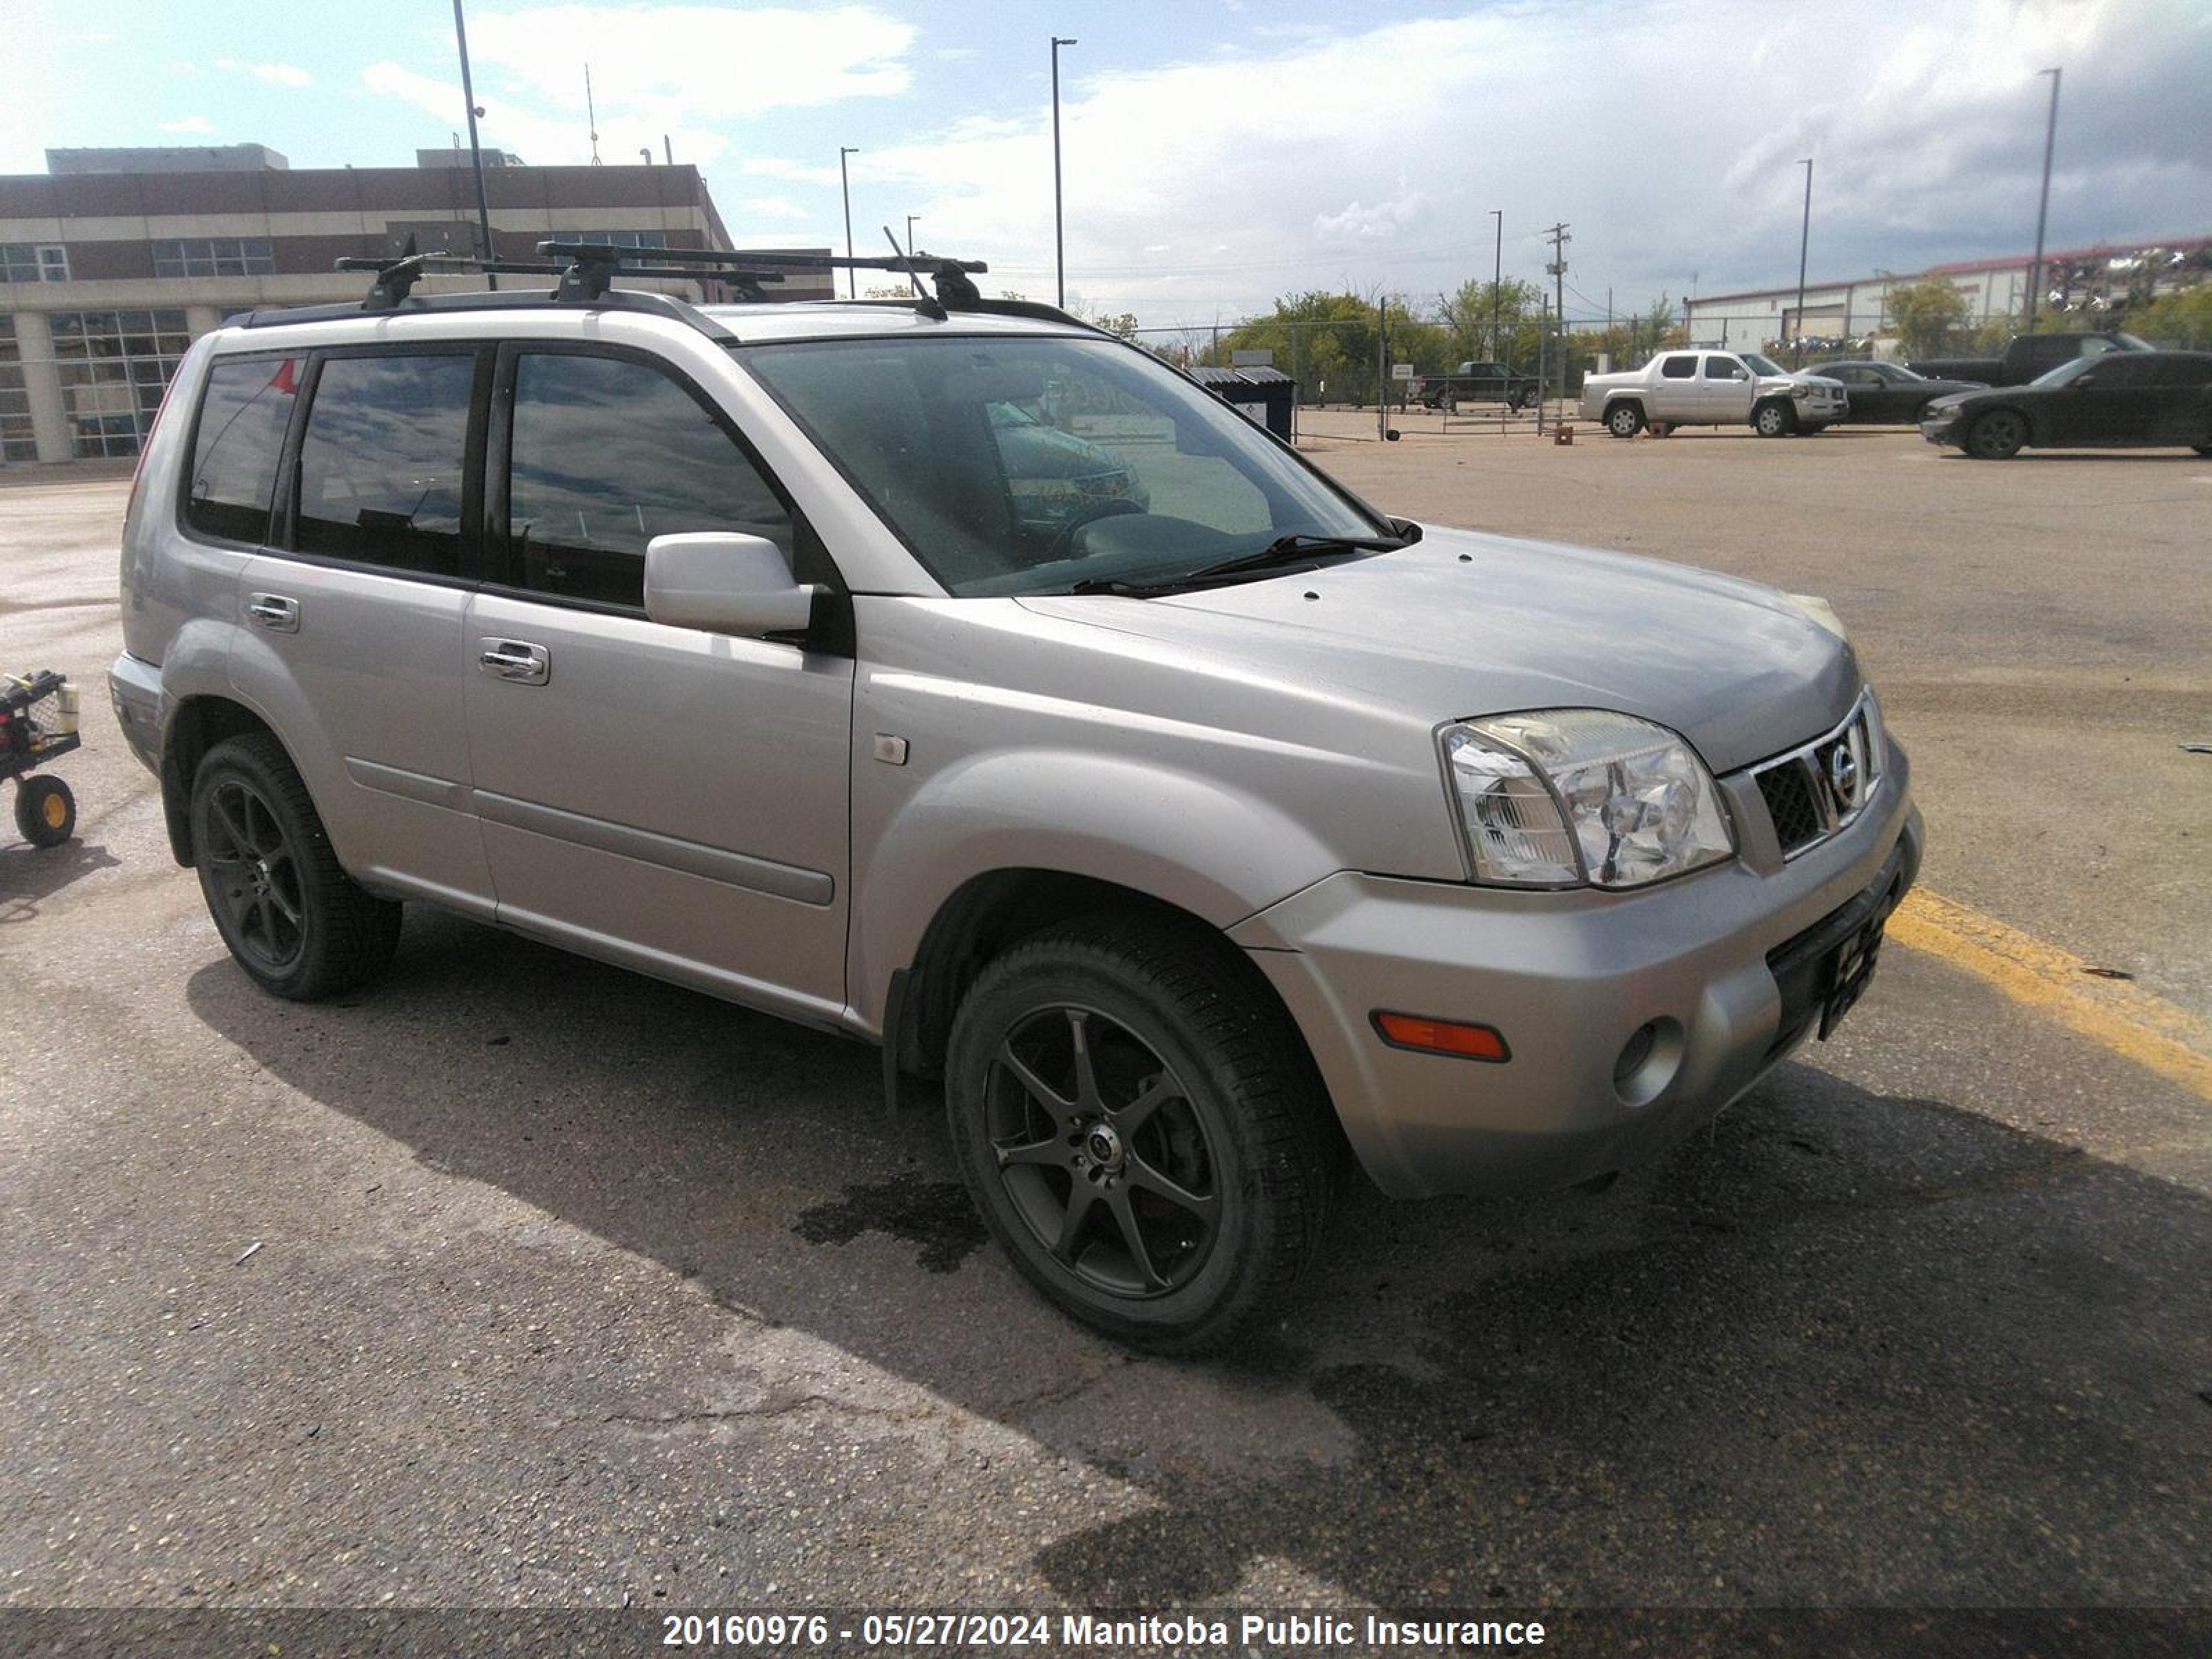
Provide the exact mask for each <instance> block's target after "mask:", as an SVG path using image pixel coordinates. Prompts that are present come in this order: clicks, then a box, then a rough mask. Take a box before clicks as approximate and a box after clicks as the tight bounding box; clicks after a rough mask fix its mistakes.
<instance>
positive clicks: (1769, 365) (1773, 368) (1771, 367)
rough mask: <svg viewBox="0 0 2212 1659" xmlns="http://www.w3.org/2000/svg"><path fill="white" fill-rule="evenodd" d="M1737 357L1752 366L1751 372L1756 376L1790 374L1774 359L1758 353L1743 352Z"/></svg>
mask: <svg viewBox="0 0 2212 1659" xmlns="http://www.w3.org/2000/svg"><path fill="white" fill-rule="evenodd" d="M1736 355H1737V356H1740V357H1741V358H1742V359H1743V360H1744V362H1747V363H1749V364H1750V365H1751V372H1752V373H1753V374H1788V373H1789V372H1790V371H1789V370H1788V369H1786V368H1783V367H1782V365H1781V364H1779V363H1778V362H1775V361H1774V359H1773V358H1771V357H1763V356H1760V355H1759V353H1758V352H1756V351H1742V352H1738V353H1737V354H1736Z"/></svg>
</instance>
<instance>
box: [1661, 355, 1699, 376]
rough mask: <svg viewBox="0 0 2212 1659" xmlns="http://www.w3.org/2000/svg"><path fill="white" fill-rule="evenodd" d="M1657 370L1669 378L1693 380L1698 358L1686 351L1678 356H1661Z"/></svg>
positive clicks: (1695, 374)
mask: <svg viewBox="0 0 2212 1659" xmlns="http://www.w3.org/2000/svg"><path fill="white" fill-rule="evenodd" d="M1659 372H1660V374H1662V375H1664V376H1665V377H1666V378H1667V379H1668V380H1695V379H1696V378H1697V374H1698V360H1697V358H1696V357H1694V356H1691V355H1690V354H1688V353H1684V354H1683V355H1682V356H1679V357H1665V358H1662V359H1661V360H1660V363H1659Z"/></svg>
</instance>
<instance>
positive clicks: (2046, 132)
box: [2022, 69, 2059, 334]
mask: <svg viewBox="0 0 2212 1659" xmlns="http://www.w3.org/2000/svg"><path fill="white" fill-rule="evenodd" d="M2036 73H2037V74H2038V75H2047V76H2050V77H2051V117H2050V119H2049V120H2047V121H2046V122H2045V124H2044V128H2043V197H2042V199H2041V200H2040V201H2039V203H2038V204H2036V209H2035V263H2034V264H2031V265H2030V266H2028V268H2027V328H2026V329H2024V330H2023V331H2022V332H2024V333H2028V334H2033V333H2034V332H2035V302H2036V301H2038V300H2039V299H2040V298H2041V297H2042V295H2043V228H2044V223H2045V221H2046V220H2047V219H2048V218H2049V217H2050V216H2051V151H2052V150H2053V149H2055V148H2056V147H2057V143H2058V76H2059V71H2058V70H2055V69H2047V70H2036Z"/></svg>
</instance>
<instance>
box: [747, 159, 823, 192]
mask: <svg viewBox="0 0 2212 1659" xmlns="http://www.w3.org/2000/svg"><path fill="white" fill-rule="evenodd" d="M738 171H739V172H740V173H751V174H752V175H753V176H754V177H755V178H758V179H791V180H792V181H793V182H794V183H796V184H805V185H834V184H836V182H837V180H838V175H837V169H836V167H823V166H821V165H820V164H819V163H817V162H813V161H789V160H787V159H786V158H785V157H783V156H781V155H748V156H747V157H745V159H744V161H740V162H738Z"/></svg>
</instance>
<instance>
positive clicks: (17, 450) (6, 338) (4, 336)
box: [0, 317, 39, 466]
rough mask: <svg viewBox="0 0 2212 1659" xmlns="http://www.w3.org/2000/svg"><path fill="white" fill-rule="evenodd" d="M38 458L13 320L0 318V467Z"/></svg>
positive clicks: (11, 318) (21, 356)
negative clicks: (13, 462) (11, 462)
mask: <svg viewBox="0 0 2212 1659" xmlns="http://www.w3.org/2000/svg"><path fill="white" fill-rule="evenodd" d="M37 459H39V446H38V444H37V443H36V442H35V441H33V438H32V435H31V396H30V393H29V392H27V391H25V390H24V388H23V354H22V349H21V347H19V346H18V345H17V344H16V343H15V319H14V318H13V317H0V466H4V465H7V464H8V463H9V462H10V461H35V460H37Z"/></svg>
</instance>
